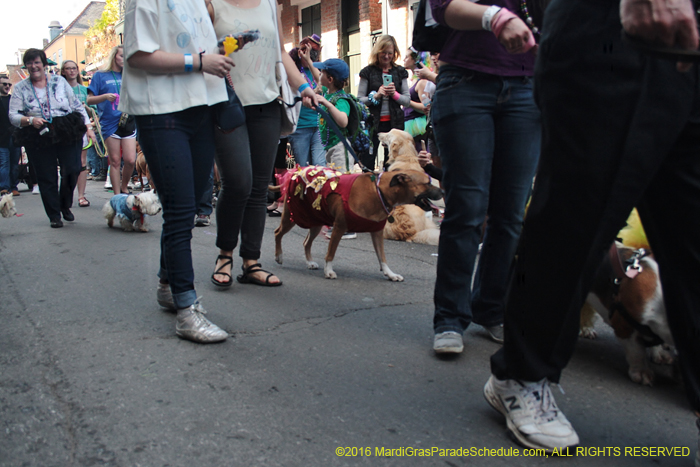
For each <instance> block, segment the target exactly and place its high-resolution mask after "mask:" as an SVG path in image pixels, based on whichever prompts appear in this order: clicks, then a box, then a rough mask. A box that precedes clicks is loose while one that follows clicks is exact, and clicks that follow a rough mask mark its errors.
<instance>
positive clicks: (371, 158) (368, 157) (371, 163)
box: [360, 122, 403, 170]
mask: <svg viewBox="0 0 700 467" xmlns="http://www.w3.org/2000/svg"><path fill="white" fill-rule="evenodd" d="M401 129H402V130H403V128H401ZM389 131H391V122H379V125H377V127H376V128H375V130H374V135H372V148H373V150H374V152H373V153H372V154H368V153H367V154H360V161H362V164H363V165H364V166H365V167H367V168H369V169H371V170H374V167H375V164H376V162H377V160H378V158H379V149H380V147H381V145H382V143H380V142H379V133H387V132H389Z"/></svg>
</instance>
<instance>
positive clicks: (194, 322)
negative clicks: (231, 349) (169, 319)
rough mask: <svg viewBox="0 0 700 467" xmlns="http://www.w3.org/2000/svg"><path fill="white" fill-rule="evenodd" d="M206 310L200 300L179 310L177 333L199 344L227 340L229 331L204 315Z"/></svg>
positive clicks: (176, 325)
mask: <svg viewBox="0 0 700 467" xmlns="http://www.w3.org/2000/svg"><path fill="white" fill-rule="evenodd" d="M205 314H206V310H205V309H204V307H202V305H200V303H199V301H196V302H194V303H193V304H192V305H190V306H189V307H187V308H181V309H179V310H177V322H176V324H175V334H177V335H178V336H179V337H182V338H183V339H187V340H191V341H192V342H197V343H199V344H211V343H213V342H221V341H223V340H226V338H227V337H228V333H227V332H226V331H224V330H223V329H221V328H220V327H219V326H217V325H216V324H214V323H212V322H211V321H209V320H208V319H207V318H205V317H204V315H205Z"/></svg>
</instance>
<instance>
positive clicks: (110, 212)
mask: <svg viewBox="0 0 700 467" xmlns="http://www.w3.org/2000/svg"><path fill="white" fill-rule="evenodd" d="M102 215H103V216H104V217H105V219H110V218H114V215H115V214H114V209H112V204H111V203H110V202H109V200H107V202H106V203H105V205H104V206H102Z"/></svg>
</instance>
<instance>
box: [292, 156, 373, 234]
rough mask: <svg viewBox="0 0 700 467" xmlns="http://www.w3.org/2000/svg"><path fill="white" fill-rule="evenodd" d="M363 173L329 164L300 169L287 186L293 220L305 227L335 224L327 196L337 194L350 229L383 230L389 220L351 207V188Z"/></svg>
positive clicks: (360, 230)
mask: <svg viewBox="0 0 700 467" xmlns="http://www.w3.org/2000/svg"><path fill="white" fill-rule="evenodd" d="M363 175H365V174H342V173H341V172H338V171H337V170H333V169H329V168H326V167H315V166H309V167H303V168H300V169H298V170H297V171H295V172H294V173H293V175H292V176H291V178H290V179H289V184H288V185H287V189H286V193H287V203H288V206H289V212H290V214H291V220H292V222H294V223H295V224H297V225H298V226H299V227H302V228H304V229H308V228H311V227H314V226H319V225H333V223H334V219H333V216H332V215H331V214H330V212H329V210H328V196H329V195H331V194H338V195H340V197H341V198H342V200H343V211H344V212H345V220H346V222H347V226H348V231H350V232H377V231H379V230H382V229H383V228H384V225H385V224H386V219H385V220H383V221H379V222H376V221H372V220H369V219H365V218H364V217H361V216H358V215H357V214H355V213H354V212H352V210H351V209H350V205H349V199H350V190H351V189H352V186H353V184H354V183H355V181H356V180H357V178H358V177H361V176H363ZM365 176H366V175H365ZM382 202H383V200H382Z"/></svg>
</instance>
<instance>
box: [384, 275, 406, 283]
mask: <svg viewBox="0 0 700 467" xmlns="http://www.w3.org/2000/svg"><path fill="white" fill-rule="evenodd" d="M385 275H386V277H387V279H389V280H390V281H392V282H403V276H402V275H400V274H385Z"/></svg>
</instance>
